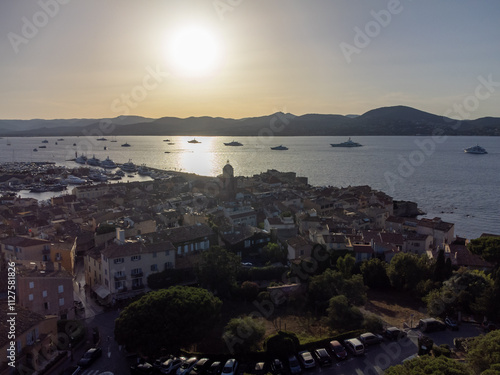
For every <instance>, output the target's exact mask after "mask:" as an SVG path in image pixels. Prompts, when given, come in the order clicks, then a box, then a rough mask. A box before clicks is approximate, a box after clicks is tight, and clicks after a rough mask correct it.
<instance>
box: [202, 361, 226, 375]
mask: <svg viewBox="0 0 500 375" xmlns="http://www.w3.org/2000/svg"><path fill="white" fill-rule="evenodd" d="M223 366H224V364H223V363H222V362H219V361H215V362H214V363H212V364H211V365H210V367H209V368H207V371H206V374H207V375H220V373H221V372H222V367H223Z"/></svg>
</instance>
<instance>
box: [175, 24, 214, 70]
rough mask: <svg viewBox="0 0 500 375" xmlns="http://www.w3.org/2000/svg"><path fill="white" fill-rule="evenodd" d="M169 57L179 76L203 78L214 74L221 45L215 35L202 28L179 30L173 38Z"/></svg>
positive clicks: (192, 27) (191, 27) (194, 27)
mask: <svg viewBox="0 0 500 375" xmlns="http://www.w3.org/2000/svg"><path fill="white" fill-rule="evenodd" d="M169 57H170V60H171V61H172V65H173V68H174V69H175V71H176V72H177V73H178V74H181V75H187V76H203V75H208V74H210V73H211V72H213V70H214V68H215V67H216V65H217V62H218V58H219V45H218V43H217V40H216V38H215V36H214V34H213V33H211V32H210V30H208V29H206V28H203V27H201V26H190V27H186V28H183V29H181V30H179V31H178V32H177V33H176V34H175V35H174V36H173V38H172V42H171V44H170V51H169Z"/></svg>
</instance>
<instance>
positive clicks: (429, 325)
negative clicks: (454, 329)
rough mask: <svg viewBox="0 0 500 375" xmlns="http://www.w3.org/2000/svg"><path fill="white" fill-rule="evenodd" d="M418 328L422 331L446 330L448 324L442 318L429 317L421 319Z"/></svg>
mask: <svg viewBox="0 0 500 375" xmlns="http://www.w3.org/2000/svg"><path fill="white" fill-rule="evenodd" d="M417 328H419V329H420V330H421V331H422V332H434V331H444V330H445V329H446V325H445V324H444V323H443V322H442V321H440V320H437V319H434V318H427V319H420V321H419V322H418V325H417Z"/></svg>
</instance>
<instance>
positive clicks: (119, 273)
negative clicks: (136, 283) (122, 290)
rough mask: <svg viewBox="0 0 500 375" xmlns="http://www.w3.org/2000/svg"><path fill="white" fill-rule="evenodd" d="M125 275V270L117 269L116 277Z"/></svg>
mask: <svg viewBox="0 0 500 375" xmlns="http://www.w3.org/2000/svg"><path fill="white" fill-rule="evenodd" d="M123 276H125V271H116V272H115V277H123Z"/></svg>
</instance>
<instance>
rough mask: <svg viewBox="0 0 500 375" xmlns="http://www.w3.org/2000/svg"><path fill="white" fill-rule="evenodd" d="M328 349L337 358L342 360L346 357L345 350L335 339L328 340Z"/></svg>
mask: <svg viewBox="0 0 500 375" xmlns="http://www.w3.org/2000/svg"><path fill="white" fill-rule="evenodd" d="M330 350H331V351H332V353H333V355H334V356H335V357H336V358H337V359H340V360H342V359H346V358H347V351H346V350H345V348H344V346H343V345H342V344H341V343H340V342H338V341H337V340H333V341H330Z"/></svg>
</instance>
